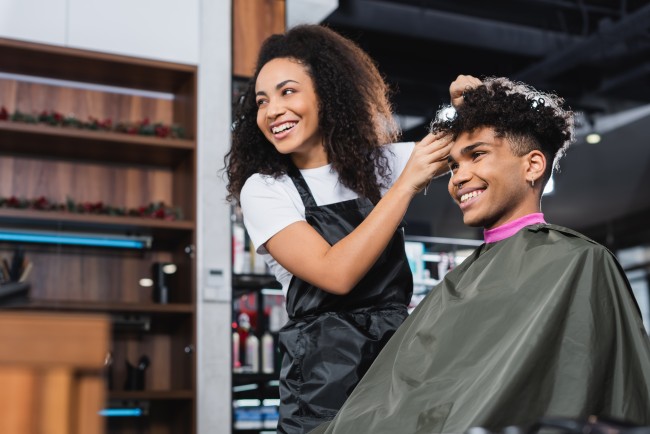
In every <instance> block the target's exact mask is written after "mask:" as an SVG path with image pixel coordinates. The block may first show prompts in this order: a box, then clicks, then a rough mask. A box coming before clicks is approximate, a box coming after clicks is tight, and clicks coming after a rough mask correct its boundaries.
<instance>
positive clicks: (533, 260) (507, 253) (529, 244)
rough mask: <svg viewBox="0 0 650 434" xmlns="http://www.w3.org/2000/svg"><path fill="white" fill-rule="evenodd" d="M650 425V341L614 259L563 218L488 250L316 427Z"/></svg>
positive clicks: (431, 298)
mask: <svg viewBox="0 0 650 434" xmlns="http://www.w3.org/2000/svg"><path fill="white" fill-rule="evenodd" d="M591 414H595V415H599V416H610V417H616V418H622V419H625V420H628V421H630V422H633V423H637V424H643V425H650V345H649V341H648V337H647V335H646V333H645V331H644V329H643V324H642V321H641V318H640V314H639V312H638V308H637V305H636V303H635V301H634V299H633V296H632V293H631V289H630V287H629V283H628V281H627V279H626V278H625V276H624V274H623V271H622V270H621V268H620V265H619V264H618V262H617V261H616V259H615V258H614V256H613V255H612V254H611V253H610V252H609V251H608V250H607V249H605V248H604V247H602V246H600V245H598V244H596V243H594V242H593V241H591V240H589V239H587V238H585V237H584V236H582V235H580V234H578V233H576V232H574V231H571V230H569V229H565V228H562V227H559V226H555V225H548V224H538V225H533V226H528V227H526V228H524V229H522V230H521V231H519V232H518V233H517V234H516V235H514V236H512V237H510V238H508V239H506V240H503V241H500V242H498V243H492V244H484V245H482V246H481V247H479V248H478V249H477V250H476V251H475V252H474V253H473V254H472V255H471V256H470V257H468V258H467V259H466V260H465V261H464V262H463V263H462V264H461V265H459V266H458V267H457V268H456V269H454V270H453V271H451V272H449V273H448V274H447V276H445V278H444V280H443V282H441V283H440V284H439V285H437V286H436V287H435V288H434V289H433V290H432V292H431V293H430V294H429V295H428V296H427V297H426V298H425V299H424V300H423V301H422V302H421V303H420V305H419V306H418V307H417V308H416V309H415V310H414V311H413V313H412V314H411V316H410V317H409V318H408V319H407V320H406V322H404V324H402V326H401V327H400V328H399V329H398V331H397V332H396V334H395V335H394V336H393V337H392V338H391V340H390V341H389V342H388V344H387V345H386V347H385V348H384V349H383V351H382V352H381V353H380V355H379V357H378V358H377V359H376V360H375V362H374V364H373V365H372V366H371V368H370V370H369V371H368V372H367V373H366V375H365V377H364V378H363V379H362V381H361V382H360V383H359V384H358V385H357V387H356V388H355V390H354V392H353V393H352V394H351V396H350V397H349V398H348V400H347V401H346V403H345V404H344V406H343V408H342V409H341V410H340V411H339V413H338V415H337V417H336V418H335V419H334V420H333V421H331V422H330V423H327V424H324V425H321V426H320V427H318V428H317V429H316V430H314V431H312V433H334V434H343V433H346V434H347V433H349V434H365V433H373V434H376V433H391V434H392V433H400V434H410V433H462V432H464V431H465V430H467V429H468V428H470V427H475V426H482V427H484V428H488V429H492V430H498V429H501V428H503V427H505V426H509V425H527V424H529V423H532V422H534V421H536V420H537V419H538V418H540V417H542V416H558V417H572V418H577V417H586V416H588V415H591Z"/></svg>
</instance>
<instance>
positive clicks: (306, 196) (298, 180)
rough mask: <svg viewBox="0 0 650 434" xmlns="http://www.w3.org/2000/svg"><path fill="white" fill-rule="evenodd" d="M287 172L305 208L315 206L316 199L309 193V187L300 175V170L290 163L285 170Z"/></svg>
mask: <svg viewBox="0 0 650 434" xmlns="http://www.w3.org/2000/svg"><path fill="white" fill-rule="evenodd" d="M287 174H288V175H289V177H290V178H291V180H292V181H293V185H295V186H296V189H297V190H298V193H299V194H300V199H302V203H303V205H305V208H307V207H317V206H318V205H316V199H314V196H313V195H312V194H311V190H310V189H309V186H308V185H307V182H306V181H305V178H303V177H302V173H300V170H298V168H297V167H296V166H295V165H294V164H290V165H289V168H288V170H287Z"/></svg>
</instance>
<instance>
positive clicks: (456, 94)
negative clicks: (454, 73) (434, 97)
mask: <svg viewBox="0 0 650 434" xmlns="http://www.w3.org/2000/svg"><path fill="white" fill-rule="evenodd" d="M481 84H483V82H482V81H481V80H479V79H478V78H476V77H474V76H471V75H459V76H458V77H456V80H454V81H452V82H451V84H450V85H449V97H450V98H451V105H453V106H454V107H458V106H459V105H461V104H462V103H463V93H464V92H465V91H466V90H467V89H473V88H475V87H478V86H480V85H481Z"/></svg>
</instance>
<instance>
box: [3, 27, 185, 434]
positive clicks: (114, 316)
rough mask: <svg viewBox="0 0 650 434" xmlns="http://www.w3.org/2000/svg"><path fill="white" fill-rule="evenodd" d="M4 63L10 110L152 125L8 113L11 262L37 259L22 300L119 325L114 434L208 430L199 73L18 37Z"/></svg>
mask: <svg viewBox="0 0 650 434" xmlns="http://www.w3.org/2000/svg"><path fill="white" fill-rule="evenodd" d="M0 57H1V58H2V59H4V60H3V62H2V65H0V72H2V73H4V74H3V75H2V78H0V106H3V107H4V108H5V112H6V113H8V114H14V115H15V114H16V113H42V112H43V111H45V114H43V116H41V117H43V119H45V120H46V121H47V120H48V119H49V118H50V117H52V118H54V117H62V122H63V121H64V120H65V119H68V120H70V119H89V118H93V119H103V120H106V119H115V120H119V121H123V125H127V124H128V125H130V124H132V125H133V126H135V125H136V124H137V126H138V128H139V129H140V128H141V127H142V128H145V130H146V131H144V130H143V131H140V130H139V131H140V132H142V134H146V135H138V134H127V133H128V131H125V132H127V133H125V132H118V131H113V130H111V131H108V130H107V128H104V127H106V126H107V125H106V124H105V122H104V121H102V122H104V127H102V128H99V126H98V128H97V129H94V128H91V129H80V128H75V126H74V125H72V126H67V127H62V126H59V125H51V123H52V122H45V123H38V124H34V123H25V122H17V121H12V120H9V116H7V119H6V120H1V119H0V156H1V157H2V158H0V174H1V175H0V176H1V177H2V182H1V183H0V198H5V199H7V200H8V201H9V202H7V201H5V202H6V203H5V206H4V207H0V226H2V228H3V230H2V235H0V257H1V256H3V254H4V256H6V253H8V252H10V251H12V250H13V249H15V248H16V246H20V247H21V248H22V249H24V251H25V254H26V256H28V257H29V258H30V261H31V262H32V263H33V269H32V270H31V273H30V276H29V279H28V280H29V298H28V300H27V303H26V304H23V305H21V306H19V307H18V308H20V309H22V310H37V311H64V312H69V313H71V314H73V313H86V312H103V313H106V314H107V316H108V317H109V318H110V319H111V323H112V327H111V342H110V347H109V354H108V355H107V360H110V371H111V375H110V377H111V381H110V382H111V386H112V387H111V389H110V391H109V394H108V401H107V402H106V403H105V410H106V412H105V413H104V415H105V420H104V422H105V425H106V432H107V433H108V434H122V433H124V434H126V433H132V432H147V433H152V434H174V433H179V432H182V433H188V434H192V433H194V432H196V422H195V413H196V411H195V409H196V402H195V401H196V380H195V378H196V360H195V351H194V348H195V345H196V317H195V316H196V258H195V254H194V251H195V248H194V245H195V242H196V241H195V237H196V232H195V231H196V140H195V136H196V125H195V124H196V74H197V68H196V67H194V66H189V65H182V64H174V63H168V62H158V61H152V60H145V59H138V58H133V57H125V56H118V55H111V54H104V53H96V52H90V51H84V50H76V49H69V48H62V47H54V46H48V45H42V44H33V43H26V42H20V41H13V40H8V39H0ZM48 79H56V80H48ZM57 80H58V81H60V83H58V84H57V83H54V82H56V81H57ZM71 83H72V84H71ZM74 83H83V86H74V85H73V84H74ZM116 87H119V89H120V91H119V92H116V91H114V89H115V88H116ZM142 91H145V92H142ZM18 120H20V119H18ZM143 120H147V122H144V121H143ZM115 126H116V125H115ZM115 126H113V127H115ZM156 126H157V127H159V129H158V131H156ZM172 126H174V127H173V128H172ZM162 127H168V128H169V131H167V130H165V131H163V130H162V129H160V128H162ZM151 128H153V130H152V132H153V133H152V134H150V135H149V134H148V132H149V130H150V129H151ZM113 129H115V128H113ZM181 131H182V133H181ZM175 136H182V138H181V137H175ZM12 198H14V199H12ZM18 198H36V199H34V200H29V201H28V202H30V203H29V204H28V205H30V206H27V207H24V206H11V205H12V204H13V205H16V203H15V202H16V201H19V199H18ZM70 198H74V201H73V202H72V201H71V199H70ZM32 202H33V203H32ZM47 204H50V205H51V204H64V205H65V207H64V209H60V208H61V207H58V206H57V207H55V208H52V207H50V208H48V210H47V211H45V210H43V207H44V206H45V205H47ZM143 204H151V205H149V206H147V205H144V206H143ZM166 204H173V207H171V206H168V205H166ZM17 205H20V203H18V204H17ZM32 205H33V206H32ZM71 205H74V207H73V209H70V206H71ZM109 205H110V206H109ZM79 207H81V208H79ZM120 210H124V212H123V213H122V212H121V211H120ZM70 211H73V212H70ZM80 211H83V212H80ZM86 211H87V212H86ZM132 211H133V212H132ZM121 214H123V215H121ZM145 215H146V216H148V217H145ZM16 234H20V235H21V237H22V238H21V239H18V238H17V237H16ZM35 236H36V237H37V238H33V237H35ZM10 238H12V239H10ZM102 239H108V240H110V241H111V242H118V241H119V242H135V241H137V242H140V243H141V244H138V245H137V246H132V247H136V248H132V247H130V248H126V249H125V248H119V247H120V246H118V245H115V244H111V245H102V241H101V240H102ZM30 241H31V242H30ZM171 265H173V266H174V268H175V269H174V272H173V273H172V272H169V270H170V266H171ZM146 281H151V285H149V286H148V285H147V284H144V282H146ZM107 369H108V368H107ZM129 411H130V414H128V415H127V414H120V413H124V412H127V413H128V412H129ZM127 416H130V417H127Z"/></svg>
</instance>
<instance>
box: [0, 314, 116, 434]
mask: <svg viewBox="0 0 650 434" xmlns="http://www.w3.org/2000/svg"><path fill="white" fill-rule="evenodd" d="M109 333H110V324H109V321H108V319H107V318H104V317H100V316H88V315H70V316H68V315H56V314H37V313H6V312H5V313H2V314H0V403H1V404H2V406H3V407H2V408H3V413H2V418H0V432H3V433H5V432H6V433H12V434H43V433H48V434H50V433H51V434H82V433H83V434H101V433H103V432H104V429H103V421H102V419H101V417H100V416H99V414H98V412H99V410H100V409H101V408H102V405H103V403H104V399H105V387H104V383H103V380H102V368H103V366H104V358H105V356H106V353H107V351H108V341H109Z"/></svg>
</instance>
